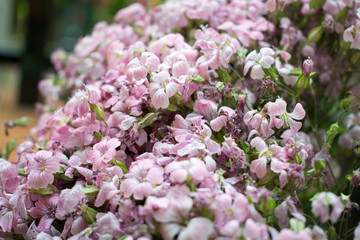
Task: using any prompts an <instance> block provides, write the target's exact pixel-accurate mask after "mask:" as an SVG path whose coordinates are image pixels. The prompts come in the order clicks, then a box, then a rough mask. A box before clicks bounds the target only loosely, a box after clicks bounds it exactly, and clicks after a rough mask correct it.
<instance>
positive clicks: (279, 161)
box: [0, 0, 360, 240]
mask: <svg viewBox="0 0 360 240" xmlns="http://www.w3.org/2000/svg"><path fill="white" fill-rule="evenodd" d="M358 6H360V4H359V3H358V2H357V1H356V0H342V1H340V0H337V1H335V0H326V1H321V0H311V1H309V0H301V1H296V0H292V1H285V0H279V1H275V0H267V1H264V0H231V1H226V0H191V1H190V0H184V1H176V0H168V1H166V2H165V3H164V4H162V5H160V6H158V7H156V8H154V9H152V10H150V11H148V12H147V10H146V9H145V8H144V7H143V6H142V5H140V4H133V5H131V6H129V7H128V8H126V9H123V10H120V11H119V12H118V13H117V14H116V16H115V23H113V24H110V25H108V24H106V23H104V22H101V23H98V24H97V25H96V26H95V28H94V30H93V32H92V33H91V35H89V36H86V37H84V38H82V39H80V40H79V42H78V44H77V45H76V47H75V49H74V53H65V52H64V51H62V50H58V51H56V52H55V53H54V54H53V55H52V61H53V64H54V66H55V69H56V74H49V75H48V77H47V78H46V79H44V80H42V82H41V83H40V86H39V88H40V90H41V92H42V95H43V96H44V100H45V104H44V105H41V104H39V105H38V111H39V113H40V118H39V123H38V125H37V127H36V128H34V129H33V130H32V132H31V133H32V135H33V136H34V135H36V139H30V140H29V141H26V142H24V143H22V144H21V145H20V146H19V147H18V148H17V157H18V159H17V162H16V164H13V163H10V162H8V161H6V160H4V159H0V188H1V193H0V202H1V204H0V238H2V239H17V238H20V237H21V236H22V235H23V236H25V239H49V240H50V239H72V240H75V239H126V240H132V239H141V240H146V239H166V240H171V239H179V240H185V239H198V240H200V239H204V240H205V239H217V240H230V239H249V240H258V239H270V238H272V239H276V240H284V239H286V240H287V239H309V240H310V239H315V240H322V239H327V238H329V239H336V238H346V237H348V236H350V235H351V234H353V235H354V238H355V239H360V227H357V228H356V229H355V231H354V230H353V229H352V230H348V229H347V228H348V224H343V223H344V221H346V219H345V218H347V217H349V216H350V211H351V210H352V209H353V208H354V207H355V206H356V204H355V203H353V202H352V201H351V200H350V194H351V192H350V191H349V192H346V190H344V187H343V186H338V185H340V183H344V184H345V185H344V186H346V184H352V186H353V187H356V186H358V185H360V170H356V166H355V167H353V168H352V169H350V170H351V172H352V174H351V175H349V176H348V179H349V180H350V181H349V180H347V179H345V178H344V179H343V180H344V181H341V180H339V179H338V177H339V176H338V175H340V173H341V171H339V170H338V169H339V165H338V164H337V162H336V158H337V157H338V155H340V157H343V156H351V158H355V159H356V158H357V157H358V156H357V155H356V153H357V152H356V151H355V155H354V151H349V150H346V149H345V148H342V147H341V145H346V146H345V147H355V148H356V149H355V150H358V148H359V146H358V145H356V138H359V129H358V128H359V125H360V122H359V119H358V118H359V114H357V115H356V113H354V109H355V108H356V106H357V103H358V102H357V101H358V100H359V96H358V95H357V90H358V88H359V85H358V84H359V81H358V78H357V76H356V71H354V70H353V69H352V67H354V66H356V64H358V63H359V61H360V52H358V51H357V50H355V49H350V48H356V49H358V48H359V47H358V42H359V41H360V33H359V34H358V33H357V32H356V31H357V28H358V25H359V23H358V22H356V23H355V22H353V21H354V18H355V15H356V8H357V7H358ZM287 10H288V12H289V13H290V14H288V15H287V14H286V13H287ZM294 12H295V14H294ZM296 14H297V15H296ZM280 18H281V19H280ZM294 18H295V19H294ZM300 18H302V19H300ZM308 23H309V24H308ZM316 23H319V24H320V25H319V26H317V25H314V24H316ZM354 24H355V26H354ZM345 28H347V29H346V30H345V31H344V29H345ZM334 29H335V31H334ZM305 33H308V37H305V36H306V34H305ZM335 38H336V39H337V40H336V41H335V43H333V42H334V41H333V40H334V39H335ZM329 39H330V41H328V40H329ZM320 40H322V41H323V42H324V43H322V44H318V42H319V41H320ZM348 42H351V43H348ZM334 46H335V47H334ZM334 48H335V49H340V50H336V51H335V50H334ZM331 51H332V52H331ZM308 57H311V58H308ZM342 76H344V77H342ZM330 80H331V81H334V83H332V82H331V83H330V84H329V82H330ZM338 83H340V85H339V84H338ZM329 88H332V90H329ZM334 88H340V89H338V90H337V91H336V90H335V91H334ZM334 94H335V95H334ZM69 96H70V98H69V99H67V97H69ZM324 96H326V97H324ZM62 100H63V101H62ZM62 104H63V105H62ZM340 108H341V109H342V110H341V111H340V110H339V109H340ZM305 110H306V111H305ZM348 112H350V113H352V114H350V115H348V116H347V117H346V119H345V121H344V122H345V123H344V125H345V128H346V130H347V131H346V132H344V133H343V135H342V136H341V137H340V141H339V142H340V144H338V143H337V141H334V139H336V138H337V134H338V133H339V132H340V131H342V129H341V126H342V125H341V121H340V127H339V124H338V123H336V124H332V125H331V126H330V124H331V123H334V122H336V119H340V120H343V117H344V113H348ZM334 119H335V120H334ZM333 120H334V121H333ZM326 130H327V132H326ZM325 132H326V134H325ZM350 142H351V143H350ZM350 145H351V146H350ZM333 149H335V150H338V151H337V152H335V153H334V151H330V150H333ZM330 153H331V154H330ZM336 170H337V171H336ZM353 170H354V171H353ZM352 186H351V187H352ZM350 189H351V188H350ZM335 191H338V192H342V193H344V194H342V195H341V196H338V195H336V194H334V193H333V192H335ZM345 193H347V194H349V195H345ZM310 205H311V206H310ZM302 206H304V207H302ZM309 220H311V221H309ZM345 225H346V227H345ZM353 227H356V225H354V226H353ZM349 229H350V228H349Z"/></svg>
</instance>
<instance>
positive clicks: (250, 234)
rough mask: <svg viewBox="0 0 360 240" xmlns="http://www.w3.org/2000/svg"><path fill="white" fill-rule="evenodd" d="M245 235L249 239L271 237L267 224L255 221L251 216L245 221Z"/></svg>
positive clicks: (264, 239) (263, 239) (265, 239)
mask: <svg viewBox="0 0 360 240" xmlns="http://www.w3.org/2000/svg"><path fill="white" fill-rule="evenodd" d="M244 236H245V238H246V239H248V240H258V239H262V240H267V239H270V238H269V233H268V231H267V226H266V224H265V223H262V222H254V220H252V219H251V218H249V219H248V220H246V222H245V229H244Z"/></svg>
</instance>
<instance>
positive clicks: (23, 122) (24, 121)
mask: <svg viewBox="0 0 360 240" xmlns="http://www.w3.org/2000/svg"><path fill="white" fill-rule="evenodd" d="M13 123H14V126H18V127H27V126H29V124H30V118H29V117H26V116H23V117H21V118H18V119H15V120H14V121H13Z"/></svg>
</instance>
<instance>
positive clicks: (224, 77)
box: [216, 68, 231, 83]
mask: <svg viewBox="0 0 360 240" xmlns="http://www.w3.org/2000/svg"><path fill="white" fill-rule="evenodd" d="M216 72H217V73H218V74H219V80H220V81H221V82H223V83H229V82H231V76H230V74H229V73H228V72H227V71H226V70H224V69H222V68H218V69H217V70H216Z"/></svg>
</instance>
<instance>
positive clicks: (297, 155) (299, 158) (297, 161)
mask: <svg viewBox="0 0 360 240" xmlns="http://www.w3.org/2000/svg"><path fill="white" fill-rule="evenodd" d="M295 162H296V164H301V162H302V161H301V157H300V156H299V154H298V153H296V154H295Z"/></svg>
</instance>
